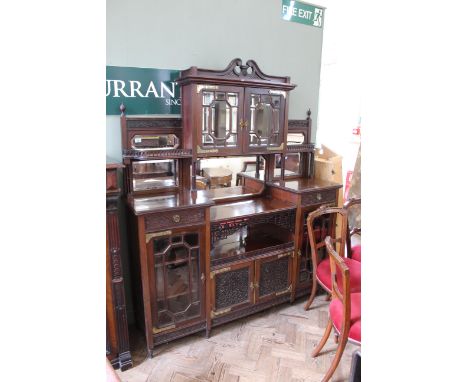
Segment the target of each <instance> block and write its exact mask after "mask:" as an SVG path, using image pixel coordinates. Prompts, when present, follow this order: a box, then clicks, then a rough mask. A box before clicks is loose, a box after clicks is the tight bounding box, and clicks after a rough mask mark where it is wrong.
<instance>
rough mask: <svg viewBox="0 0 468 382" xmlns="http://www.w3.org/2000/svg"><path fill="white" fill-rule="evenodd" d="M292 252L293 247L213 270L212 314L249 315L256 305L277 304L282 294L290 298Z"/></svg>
mask: <svg viewBox="0 0 468 382" xmlns="http://www.w3.org/2000/svg"><path fill="white" fill-rule="evenodd" d="M293 253H294V252H293V251H292V250H291V251H288V252H284V253H281V254H276V255H274V256H266V257H262V258H259V259H256V260H250V261H246V262H243V263H238V264H234V265H230V266H227V267H223V268H218V269H215V270H213V271H211V274H210V277H211V301H212V306H211V318H212V319H213V320H214V321H219V320H218V318H219V317H224V316H226V315H227V316H229V315H231V314H232V315H235V316H236V317H240V316H242V315H248V314H251V313H252V312H255V311H257V310H255V309H254V310H253V311H251V310H252V309H251V308H252V307H254V306H256V305H259V304H263V303H266V306H265V307H267V306H268V302H272V304H271V305H275V303H274V300H275V299H277V298H278V297H280V296H286V300H288V299H289V296H290V292H291V276H292V257H293ZM265 307H264V308H265ZM241 312H243V314H241V315H239V313H241ZM221 321H225V320H221Z"/></svg>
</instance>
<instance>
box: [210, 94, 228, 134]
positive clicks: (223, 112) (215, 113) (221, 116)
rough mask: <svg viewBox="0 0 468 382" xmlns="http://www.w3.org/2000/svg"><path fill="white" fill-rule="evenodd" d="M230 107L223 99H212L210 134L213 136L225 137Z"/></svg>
mask: <svg viewBox="0 0 468 382" xmlns="http://www.w3.org/2000/svg"><path fill="white" fill-rule="evenodd" d="M229 111H230V108H229V107H228V106H227V104H226V102H225V101H214V102H213V103H212V105H211V117H212V118H211V134H212V135H213V136H214V137H215V138H223V139H224V138H226V133H227V132H228V131H229V130H230V113H229Z"/></svg>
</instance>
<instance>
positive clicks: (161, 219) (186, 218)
mask: <svg viewBox="0 0 468 382" xmlns="http://www.w3.org/2000/svg"><path fill="white" fill-rule="evenodd" d="M178 216H179V217H180V219H179V221H177V222H176V221H175V220H174V213H173V212H162V213H157V214H153V215H150V216H148V217H146V218H145V231H146V232H153V231H158V230H160V229H163V228H171V227H181V226H187V225H193V224H197V223H204V221H205V210H182V211H178Z"/></svg>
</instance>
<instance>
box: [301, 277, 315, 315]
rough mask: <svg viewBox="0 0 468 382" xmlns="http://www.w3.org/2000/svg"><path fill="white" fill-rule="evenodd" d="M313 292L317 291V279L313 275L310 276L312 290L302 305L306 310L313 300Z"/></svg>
mask: <svg viewBox="0 0 468 382" xmlns="http://www.w3.org/2000/svg"><path fill="white" fill-rule="evenodd" d="M315 293H317V279H316V278H315V275H314V276H313V277H312V291H311V292H310V296H309V299H308V300H307V302H306V304H305V305H304V310H308V309H309V308H310V306H311V305H312V303H313V302H314V298H315Z"/></svg>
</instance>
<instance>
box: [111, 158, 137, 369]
mask: <svg viewBox="0 0 468 382" xmlns="http://www.w3.org/2000/svg"><path fill="white" fill-rule="evenodd" d="M122 167H124V166H122V165H121V164H117V163H108V164H107V165H106V354H107V359H108V360H109V361H110V362H111V364H112V366H113V367H114V368H121V369H122V370H125V369H128V368H129V367H131V366H132V358H131V355H130V347H129V342H128V326H127V312H126V310H125V293H124V281H123V273H122V261H121V258H120V233H119V218H118V210H117V207H118V201H119V198H120V189H119V187H118V182H117V170H118V169H119V168H122Z"/></svg>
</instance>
